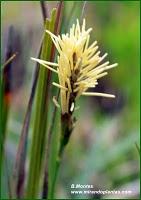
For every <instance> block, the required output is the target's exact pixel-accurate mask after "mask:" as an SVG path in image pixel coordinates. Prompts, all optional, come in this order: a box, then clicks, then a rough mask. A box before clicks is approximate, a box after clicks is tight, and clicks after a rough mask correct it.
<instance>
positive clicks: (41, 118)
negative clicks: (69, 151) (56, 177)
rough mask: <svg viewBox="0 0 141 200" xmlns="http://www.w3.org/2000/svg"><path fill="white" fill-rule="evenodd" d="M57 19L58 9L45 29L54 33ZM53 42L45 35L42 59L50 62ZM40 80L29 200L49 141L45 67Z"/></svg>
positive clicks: (38, 181)
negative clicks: (47, 140)
mask: <svg viewBox="0 0 141 200" xmlns="http://www.w3.org/2000/svg"><path fill="white" fill-rule="evenodd" d="M55 18H56V9H54V10H53V11H52V15H51V21H49V20H46V23H45V29H48V30H50V31H51V32H53V31H54V24H55ZM51 46H52V42H51V39H50V37H49V35H47V34H45V36H44V41H43V46H42V52H41V59H44V60H49V58H50V53H51ZM39 70H40V71H39V79H38V86H37V94H36V95H37V96H36V108H35V110H36V113H35V121H34V128H33V136H32V146H31V158H30V165H29V177H28V183H27V193H26V197H27V198H32V199H33V198H34V199H35V198H36V197H37V195H38V191H39V183H40V175H41V170H42V164H43V160H44V150H45V144H46V139H47V134H46V127H47V115H48V103H49V102H48V97H49V94H48V90H47V88H48V86H47V77H48V70H47V69H46V68H44V67H43V66H40V69H39Z"/></svg>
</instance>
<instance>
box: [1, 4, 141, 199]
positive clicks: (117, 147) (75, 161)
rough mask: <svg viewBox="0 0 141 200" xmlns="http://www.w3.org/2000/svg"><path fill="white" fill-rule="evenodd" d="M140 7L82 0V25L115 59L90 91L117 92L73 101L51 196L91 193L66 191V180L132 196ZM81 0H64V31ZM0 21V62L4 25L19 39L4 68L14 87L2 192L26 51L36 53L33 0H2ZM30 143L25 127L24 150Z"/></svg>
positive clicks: (38, 33) (27, 77)
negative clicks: (9, 70)
mask: <svg viewBox="0 0 141 200" xmlns="http://www.w3.org/2000/svg"><path fill="white" fill-rule="evenodd" d="M55 5H56V2H48V10H49V12H50V10H51V9H52V8H53V7H54V6H55ZM139 6H140V5H139V2H138V1H125V2H124V1H123V2H122V1H88V2H86V4H85V8H84V13H83V15H84V17H85V18H86V24H87V27H92V28H93V31H92V33H91V37H92V38H91V39H92V40H97V41H98V44H99V47H100V49H101V51H102V52H103V53H104V52H108V59H109V61H110V62H111V63H112V62H113V63H114V62H118V64H119V65H118V67H117V68H115V69H113V70H111V71H110V72H109V74H108V76H106V78H103V79H101V81H99V86H98V87H97V88H96V89H95V91H100V92H107V93H113V94H116V99H114V100H110V99H104V98H101V97H98V98H94V97H81V99H80V100H79V103H78V105H79V106H80V109H79V110H77V111H76V112H75V116H76V117H77V123H76V128H75V130H74V132H73V134H72V136H71V139H70V142H69V145H68V146H67V148H66V151H65V153H64V157H63V161H62V164H61V168H60V171H59V176H58V180H57V187H56V197H57V198H64V199H67V198H74V199H75V198H81V197H83V198H84V197H85V198H89V197H90V196H89V195H87V196H80V195H71V192H70V191H71V188H70V187H71V184H93V185H94V190H99V189H101V190H131V191H132V192H133V193H132V194H131V195H129V196H128V195H127V196H122V197H123V198H132V197H134V198H139V154H138V150H137V148H136V145H135V142H137V144H138V145H139V110H140V105H139V102H140V93H139V80H140V75H139V71H140V70H139V42H140V41H139V35H140V31H139V28H140V27H139V14H140V13H139ZM82 7H83V3H82V2H80V1H79V2H77V1H76V2H73V1H66V2H65V5H64V11H63V19H62V30H61V32H64V31H68V28H69V27H70V26H71V25H72V23H74V22H75V21H76V18H80V16H81V11H82ZM1 22H2V24H1V27H2V58H3V59H2V62H4V56H5V48H6V45H7V35H8V28H9V26H10V25H13V26H14V29H15V31H16V32H18V34H19V37H18V41H19V42H18V45H19V46H20V47H19V46H18V45H17V48H18V47H19V49H20V50H19V51H20V52H18V54H19V57H18V56H17V59H15V61H14V62H13V69H12V75H11V85H12V88H13V92H12V99H11V105H10V111H9V117H8V127H7V140H6V148H5V151H6V160H7V162H6V164H5V167H4V172H3V174H2V189H1V191H2V197H3V198H6V197H7V195H8V194H7V193H8V186H7V179H8V176H7V174H10V173H12V167H13V162H14V159H15V154H16V149H17V146H18V141H19V136H20V133H21V128H22V123H23V119H24V115H25V111H26V106H27V102H28V99H29V95H30V90H31V85H32V77H33V73H34V70H35V66H34V65H35V64H34V63H33V62H32V61H31V60H30V57H31V56H32V57H36V56H37V52H38V50H39V46H40V41H41V38H42V35H43V20H42V15H41V10H40V6H39V2H30V1H29V2H9V1H3V2H2V20H1ZM15 48H16V47H15ZM52 90H53V88H52ZM50 112H52V110H51V111H50ZM30 132H32V123H31V125H30ZM30 142H31V134H30V135H29V143H28V147H29V149H30ZM132 195H133V196H132ZM112 197H113V196H112V195H111V196H110V195H109V196H99V198H108V199H110V198H111V199H112ZM116 197H117V196H116ZM116 197H115V198H116ZM120 197H121V196H120Z"/></svg>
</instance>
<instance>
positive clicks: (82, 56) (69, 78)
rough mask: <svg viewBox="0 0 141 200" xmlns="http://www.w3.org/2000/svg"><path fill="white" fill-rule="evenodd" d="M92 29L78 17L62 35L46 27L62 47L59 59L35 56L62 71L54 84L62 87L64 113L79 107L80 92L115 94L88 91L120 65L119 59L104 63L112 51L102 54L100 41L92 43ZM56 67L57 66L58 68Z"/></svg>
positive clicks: (48, 66) (90, 94) (55, 41)
mask: <svg viewBox="0 0 141 200" xmlns="http://www.w3.org/2000/svg"><path fill="white" fill-rule="evenodd" d="M91 31H92V28H89V29H88V30H86V22H85V19H83V24H82V27H80V23H79V20H78V19H77V22H76V25H75V24H73V25H72V28H71V29H70V32H69V33H67V34H62V35H61V36H56V35H54V34H53V33H51V32H50V31H48V30H46V32H47V33H48V34H49V35H50V37H51V39H52V41H53V43H54V45H55V46H56V48H57V50H58V53H59V56H58V57H57V63H51V62H48V61H43V60H40V59H35V58H32V60H34V61H37V62H39V63H40V64H42V65H44V66H45V67H47V68H48V69H49V70H52V71H54V72H56V73H57V74H58V79H59V84H58V83H53V85H54V86H56V87H58V88H59V89H60V96H61V110H62V114H65V113H72V112H73V111H74V110H75V100H76V98H78V97H79V96H80V95H84V96H102V97H108V98H114V97H115V96H114V95H111V94H105V93H97V92H86V91H87V89H88V88H89V87H90V88H91V87H95V86H96V85H97V84H98V82H97V80H98V79H99V78H101V77H103V76H106V75H107V74H108V73H107V72H105V71H106V70H109V69H111V68H113V67H116V66H117V63H115V64H112V65H109V61H107V62H104V63H102V64H100V63H101V62H102V61H103V60H104V59H105V57H106V56H107V55H108V54H107V53H105V54H104V55H103V56H100V53H101V52H100V51H98V46H97V41H94V42H93V43H92V44H91V45H89V41H90V32H91ZM51 66H52V67H51ZM53 67H57V70H55V69H54V68H53ZM54 102H55V100H54Z"/></svg>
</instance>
